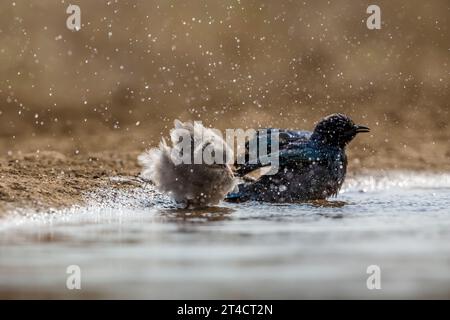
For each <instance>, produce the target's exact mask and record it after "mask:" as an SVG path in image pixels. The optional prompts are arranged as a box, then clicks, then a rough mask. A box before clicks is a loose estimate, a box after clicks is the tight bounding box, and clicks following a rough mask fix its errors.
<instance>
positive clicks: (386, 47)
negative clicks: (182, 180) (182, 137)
mask: <svg viewBox="0 0 450 320" xmlns="http://www.w3.org/2000/svg"><path fill="white" fill-rule="evenodd" d="M71 4H77V5H79V6H80V7H81V21H82V28H81V30H80V31H78V32H72V31H70V30H68V29H67V28H66V19H67V18H68V16H69V15H68V14H66V8H67V7H68V5H69V2H68V1H50V0H40V1H25V0H24V1H21V0H17V1H3V2H2V3H1V4H0V123H1V125H0V156H1V157H6V158H7V157H14V156H17V155H20V154H22V153H29V152H36V151H38V150H39V152H42V151H44V150H55V151H59V152H62V153H65V154H67V155H73V156H74V157H75V156H82V155H83V154H86V153H89V152H93V151H95V152H100V151H102V150H113V151H117V152H119V151H123V152H135V153H137V152H140V151H142V150H143V149H145V148H146V147H148V146H152V145H155V144H156V143H157V142H158V140H159V139H160V137H161V135H162V134H163V135H165V134H167V132H168V129H169V128H170V127H171V125H172V122H173V120H174V119H175V118H180V119H183V120H190V119H191V120H192V119H196V120H202V121H203V122H204V123H205V124H207V125H212V126H214V127H218V128H220V129H225V128H246V127H258V126H262V127H273V126H274V127H290V128H301V129H312V128H313V126H314V121H317V120H318V119H320V118H321V117H322V116H324V115H326V114H329V113H334V112H344V113H347V114H349V115H350V116H352V117H353V118H354V119H355V121H356V122H360V123H363V124H366V125H369V126H370V127H371V128H372V129H373V131H372V133H371V135H366V136H364V137H363V136H361V137H358V139H357V141H355V143H354V144H353V145H352V146H351V148H350V152H351V156H352V159H353V161H354V162H355V163H353V164H359V163H360V161H362V164H363V165H364V166H367V167H380V166H386V167H401V168H403V167H405V168H407V167H412V168H421V169H427V168H437V169H443V168H444V169H449V165H448V163H449V162H450V161H449V160H450V147H449V143H448V142H449V137H450V127H449V125H448V122H449V120H450V115H449V107H450V106H449V104H450V94H449V72H450V68H449V54H450V51H449V50H450V41H449V40H450V33H449V20H450V19H449V18H450V2H449V1H448V0H431V1H423V0H398V1H354V0H353V1H352V0H339V1H300V0H295V1H281V0H272V1H267V0H266V1H244V0H242V1H197V0H191V1H168V0H165V1H144V0H141V1H139V0H135V1H118V0H116V1H92V0H80V1H72V2H71ZM370 4H377V5H379V6H380V7H381V13H382V15H381V17H382V29H381V30H368V29H367V27H366V19H367V17H368V16H369V14H367V13H366V8H367V7H368V5H370Z"/></svg>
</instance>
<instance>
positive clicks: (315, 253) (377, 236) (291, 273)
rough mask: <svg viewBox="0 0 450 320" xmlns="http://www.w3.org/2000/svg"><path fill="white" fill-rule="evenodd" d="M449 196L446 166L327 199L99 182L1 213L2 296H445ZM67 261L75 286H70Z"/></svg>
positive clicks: (448, 292)
mask: <svg viewBox="0 0 450 320" xmlns="http://www.w3.org/2000/svg"><path fill="white" fill-rule="evenodd" d="M117 179H118V180H120V179H122V178H117ZM449 208H450V174H424V173H423V174H419V173H410V172H404V173H402V172H384V173H376V174H365V175H361V176H357V177H354V178H351V179H347V182H346V184H345V186H344V189H343V190H342V192H341V194H340V195H339V196H338V197H337V198H335V199H332V200H331V201H329V202H317V203H308V204H288V205H282V204H278V205H277V204H260V203H245V204H227V203H223V204H222V205H221V206H220V207H217V208H211V209H208V210H197V211H192V210H181V209H176V208H175V207H174V205H173V203H172V202H171V201H170V200H169V199H168V198H166V197H165V196H163V195H160V194H157V193H156V192H155V191H154V190H153V189H152V187H151V186H149V185H146V186H143V187H142V188H137V189H133V190H126V191H117V190H100V191H98V192H95V193H92V194H90V195H89V201H88V205H86V206H84V207H74V208H70V209H65V210H60V211H53V212H47V213H33V212H29V211H25V212H18V213H15V214H11V215H9V216H7V217H6V218H3V219H2V220H0V250H1V251H0V297H3V298H5V297H7V298H80V297H81V298H184V299H186V298H189V299H193V298H205V299H213V298H279V299H281V298H387V299H390V298H449V297H450V209H449ZM69 265H78V266H79V267H80V268H81V286H82V288H81V290H68V289H67V288H66V279H67V276H68V274H66V268H67V267H68V266H69ZM369 265H377V266H379V267H380V269H381V289H380V290H368V289H367V285H366V280H367V278H368V277H369V274H367V273H366V271H367V267H368V266H369Z"/></svg>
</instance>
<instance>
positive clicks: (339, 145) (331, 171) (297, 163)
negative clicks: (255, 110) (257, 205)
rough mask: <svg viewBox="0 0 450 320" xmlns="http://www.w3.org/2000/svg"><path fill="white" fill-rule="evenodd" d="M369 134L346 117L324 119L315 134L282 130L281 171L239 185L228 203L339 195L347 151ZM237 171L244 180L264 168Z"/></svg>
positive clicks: (253, 166)
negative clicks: (355, 138) (356, 141)
mask: <svg viewBox="0 0 450 320" xmlns="http://www.w3.org/2000/svg"><path fill="white" fill-rule="evenodd" d="M272 130H273V129H272ZM368 131H369V128H367V127H365V126H357V125H355V124H354V123H353V121H352V120H351V119H350V118H349V117H347V116H345V115H343V114H333V115H330V116H327V117H325V118H324V119H322V120H321V121H320V122H319V123H318V124H317V125H316V127H315V129H314V131H313V132H308V131H295V130H279V152H278V155H279V171H278V172H277V173H276V174H275V175H263V176H261V177H260V178H259V179H258V180H256V181H247V182H244V183H242V184H240V185H239V186H238V189H239V190H238V191H236V192H233V193H230V194H228V195H227V198H226V200H228V201H247V200H256V201H269V202H295V201H304V200H316V199H326V198H328V197H330V196H333V195H336V194H337V193H338V192H339V190H340V188H341V186H342V183H343V182H344V179H345V175H346V171H347V156H346V154H345V147H346V145H347V144H348V143H349V142H350V141H351V140H353V138H354V137H355V136H356V135H357V134H358V133H360V132H368ZM257 138H258V137H255V138H254V139H257ZM247 152H248V150H247ZM247 160H248V158H247ZM236 167H237V169H236V174H237V175H238V176H241V177H242V176H245V175H246V174H248V173H250V172H252V171H254V170H256V169H259V168H261V167H262V164H261V163H257V164H250V163H249V162H248V161H247V162H246V163H245V164H243V165H236Z"/></svg>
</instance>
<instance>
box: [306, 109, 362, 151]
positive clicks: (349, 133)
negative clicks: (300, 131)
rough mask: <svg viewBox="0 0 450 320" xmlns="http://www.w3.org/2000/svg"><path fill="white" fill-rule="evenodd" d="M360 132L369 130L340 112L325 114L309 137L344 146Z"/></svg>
mask: <svg viewBox="0 0 450 320" xmlns="http://www.w3.org/2000/svg"><path fill="white" fill-rule="evenodd" d="M362 132H370V129H369V128H368V127H366V126H361V125H355V124H354V123H353V121H352V119H350V118H349V117H348V116H346V115H344V114H340V113H335V114H331V115H329V116H326V117H325V118H323V119H322V120H320V121H319V123H317V125H316V127H315V128H314V132H313V134H312V136H311V139H314V140H316V141H319V142H321V143H324V144H327V145H331V146H339V147H342V148H343V147H345V146H346V145H347V144H348V143H349V142H350V141H352V140H353V138H354V137H355V136H356V135H357V134H358V133H362Z"/></svg>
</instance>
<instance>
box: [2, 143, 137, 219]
mask: <svg viewBox="0 0 450 320" xmlns="http://www.w3.org/2000/svg"><path fill="white" fill-rule="evenodd" d="M135 158H136V157H135V154H122V155H118V154H115V153H113V152H103V153H89V154H86V155H79V156H76V155H75V156H74V155H70V156H67V155H64V154H63V153H60V152H55V151H43V152H39V153H28V154H25V155H21V156H15V157H7V158H2V159H1V160H0V175H1V181H0V212H5V211H7V210H11V209H14V208H27V207H32V208H34V209H37V210H39V209H46V208H49V207H55V208H58V207H64V206H70V205H72V204H76V203H81V202H82V200H83V194H84V193H85V192H87V191H89V190H93V189H95V188H99V187H103V186H107V185H111V184H114V185H115V186H117V187H118V188H120V187H126V186H127V185H124V184H118V183H117V182H112V181H111V180H110V179H109V177H112V176H117V175H136V174H137V173H138V169H137V164H136V162H135Z"/></svg>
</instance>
